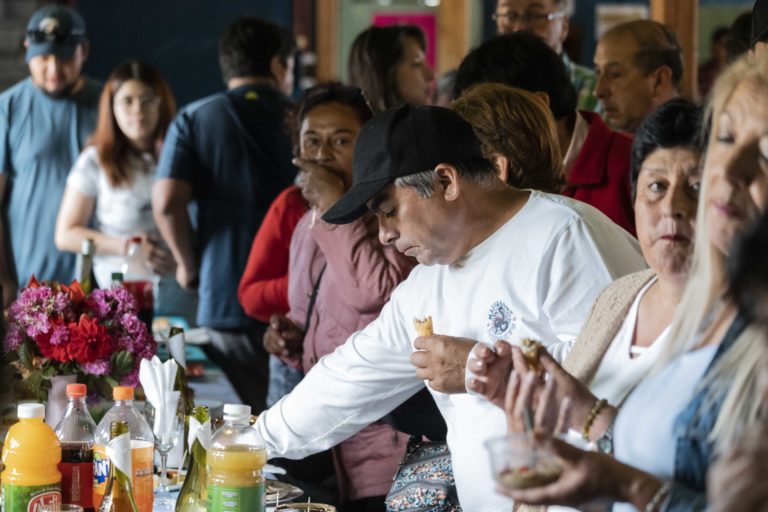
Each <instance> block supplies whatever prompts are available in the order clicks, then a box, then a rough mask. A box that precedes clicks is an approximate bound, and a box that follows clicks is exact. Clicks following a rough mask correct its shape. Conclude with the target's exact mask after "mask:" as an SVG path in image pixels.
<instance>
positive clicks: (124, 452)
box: [106, 434, 133, 477]
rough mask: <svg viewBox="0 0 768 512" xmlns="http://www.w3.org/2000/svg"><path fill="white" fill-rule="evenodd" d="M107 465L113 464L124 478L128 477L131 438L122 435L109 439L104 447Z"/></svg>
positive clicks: (129, 473) (129, 474)
mask: <svg viewBox="0 0 768 512" xmlns="http://www.w3.org/2000/svg"><path fill="white" fill-rule="evenodd" d="M106 452H107V457H109V463H110V464H114V465H115V467H116V468H117V469H119V470H120V472H122V473H123V474H124V475H125V476H127V477H130V476H131V475H132V474H133V472H132V471H131V436H129V435H128V434H122V435H119V436H117V437H116V438H114V439H110V440H109V443H107V446H106Z"/></svg>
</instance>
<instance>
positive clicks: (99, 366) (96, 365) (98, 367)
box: [82, 359, 112, 375]
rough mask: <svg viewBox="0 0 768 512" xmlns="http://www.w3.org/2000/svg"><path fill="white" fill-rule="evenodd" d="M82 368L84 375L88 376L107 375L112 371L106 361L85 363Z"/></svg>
mask: <svg viewBox="0 0 768 512" xmlns="http://www.w3.org/2000/svg"><path fill="white" fill-rule="evenodd" d="M82 366H83V370H85V373H88V374H90V375H107V374H108V373H109V372H110V370H111V369H112V367H111V366H110V364H109V360H108V359H102V360H100V361H93V362H92V363H85V364H83V365H82Z"/></svg>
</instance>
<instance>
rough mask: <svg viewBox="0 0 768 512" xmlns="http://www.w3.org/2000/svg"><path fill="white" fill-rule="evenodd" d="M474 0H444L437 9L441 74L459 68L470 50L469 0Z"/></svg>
mask: <svg viewBox="0 0 768 512" xmlns="http://www.w3.org/2000/svg"><path fill="white" fill-rule="evenodd" d="M471 1H472V0H442V2H440V7H439V8H438V11H437V69H435V74H436V75H437V76H439V75H440V74H442V73H445V72H446V71H449V70H451V69H453V68H457V67H458V66H459V64H460V63H461V60H462V59H463V58H464V56H465V55H466V54H467V53H468V52H469V49H470V48H469V46H470V20H469V15H470V12H469V7H470V6H469V2H471Z"/></svg>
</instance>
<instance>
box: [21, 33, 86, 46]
mask: <svg viewBox="0 0 768 512" xmlns="http://www.w3.org/2000/svg"><path fill="white" fill-rule="evenodd" d="M84 36H85V31H83V30H72V31H70V32H63V31H61V30H50V31H48V30H27V39H28V40H29V42H30V43H57V44H63V43H77V42H79V41H80V40H81V39H82V38H83V37H84Z"/></svg>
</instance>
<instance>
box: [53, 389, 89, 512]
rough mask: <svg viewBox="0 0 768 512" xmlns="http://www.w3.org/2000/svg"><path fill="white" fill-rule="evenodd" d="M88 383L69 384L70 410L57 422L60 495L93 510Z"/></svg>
mask: <svg viewBox="0 0 768 512" xmlns="http://www.w3.org/2000/svg"><path fill="white" fill-rule="evenodd" d="M85 394H86V387H85V384H68V385H67V401H68V403H67V410H66V412H65V413H64V416H63V417H62V418H61V421H59V424H58V425H56V429H55V432H56V437H58V438H59V441H60V442H61V463H60V464H59V471H61V497H62V499H63V500H64V503H72V504H76V505H80V506H81V507H83V510H85V512H93V510H94V508H93V492H92V490H91V488H92V487H93V436H94V433H95V432H96V423H94V421H93V418H91V414H90V413H89V412H88V407H87V406H86V404H85Z"/></svg>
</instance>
